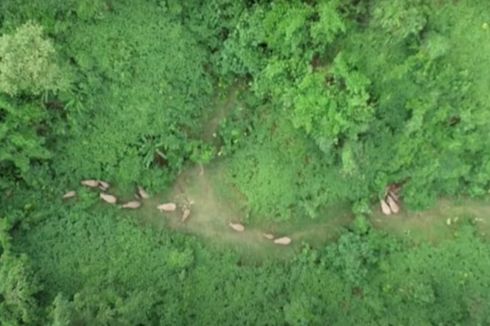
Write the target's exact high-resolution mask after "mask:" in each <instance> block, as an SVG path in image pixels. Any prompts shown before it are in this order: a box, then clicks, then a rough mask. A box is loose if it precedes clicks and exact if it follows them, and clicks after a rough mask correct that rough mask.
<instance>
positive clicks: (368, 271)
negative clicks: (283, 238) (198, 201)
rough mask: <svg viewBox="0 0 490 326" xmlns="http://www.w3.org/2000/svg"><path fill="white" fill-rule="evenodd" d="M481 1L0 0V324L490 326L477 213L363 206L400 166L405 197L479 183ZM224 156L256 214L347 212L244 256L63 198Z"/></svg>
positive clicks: (488, 173) (86, 196)
mask: <svg viewBox="0 0 490 326" xmlns="http://www.w3.org/2000/svg"><path fill="white" fill-rule="evenodd" d="M489 13H490V5H489V3H488V2H487V1H485V0H471V1H470V0H466V1H443V0H441V1H430V0H413V1H405V0H369V1H354V0H328V1H327V0H324V1H306V0H304V1H300V0H295V1H260V0H259V1H245V0H243V1H232V0H210V1H177V0H175V1H174V0H167V1H154V0H141V1H129V0H120V1H110V0H76V1H75V0H68V1H66V0H65V1H60V0H46V1H28V0H3V1H1V2H0V35H1V36H0V193H1V198H0V324H2V325H45V324H53V325H160V324H163V325H167V324H168V325H187V324H196V325H206V324H210V325H229V324H236V323H238V324H255V325H262V324H267V325H284V324H290V325H325V324H327V325H328V324H340V325H351V324H356V323H357V324H365V325H378V324H381V325H431V324H436V325H446V324H449V325H451V324H454V325H458V324H459V325H460V324H472V325H485V324H489V323H490V306H489V305H490V244H489V243H488V242H487V240H486V239H485V238H483V237H481V236H480V235H478V232H477V228H476V226H475V225H473V224H472V223H469V222H468V221H463V222H461V223H460V224H458V226H455V229H454V231H455V235H454V237H453V238H451V239H444V240H441V241H439V242H438V243H437V245H433V244H429V243H415V242H413V241H411V240H410V239H407V238H400V237H398V236H396V235H393V234H387V233H384V232H382V231H379V230H376V229H375V228H373V227H372V226H371V225H370V224H369V221H368V219H367V217H368V216H369V214H371V213H372V207H373V206H372V204H373V203H376V202H377V201H378V199H379V198H381V197H382V196H383V195H384V192H385V190H386V187H387V186H388V185H391V184H397V185H399V186H400V187H401V196H402V200H403V204H404V206H405V209H408V210H421V209H425V208H428V207H430V206H431V205H433V204H434V203H435V202H436V200H437V198H439V197H442V196H472V197H477V198H485V195H486V194H487V192H488V189H489V182H490V163H489V162H490V148H489V147H488V146H487V144H486V140H487V139H489V136H490V125H489V124H490V116H489V112H490V95H489V94H490V93H489V92H488V89H490V77H489V76H488V74H486V73H485V72H486V71H488V68H489V67H490V57H489V56H488V53H490V42H489V41H490V27H489V24H490V22H489V21H488V14H489ZM230 93H236V97H237V99H236V103H235V105H234V106H233V107H232V108H231V109H230V110H229V112H224V113H223V112H221V113H219V112H217V108H215V105H216V102H217V99H222V98H224V97H226V96H228V95H229V94H230ZM218 113H219V114H222V115H223V116H222V117H221V119H220V120H219V125H218V129H217V131H216V133H214V135H211V136H210V135H209V129H210V125H209V121H210V120H212V119H213V117H214V116H215V115H216V114H218ZM218 163H219V164H220V169H222V181H223V182H224V183H225V184H224V185H223V187H224V188H226V189H233V191H237V192H238V193H239V194H240V195H241V197H242V198H243V199H244V202H245V203H246V209H247V212H248V214H246V216H247V218H248V222H249V223H252V224H253V223H256V222H257V223H258V222H263V221H271V222H280V223H288V222H290V221H291V220H304V219H322V218H324V217H323V213H324V212H325V209H328V207H330V205H335V204H338V203H347V204H348V205H349V206H350V207H352V212H353V214H354V215H355V216H356V220H355V222H354V223H353V224H352V225H351V226H350V227H349V228H346V229H345V231H344V233H343V234H342V235H341V236H340V237H339V239H337V241H335V242H331V243H329V244H326V245H323V246H321V247H312V246H310V245H308V244H306V243H305V244H303V245H301V246H300V249H299V250H298V252H296V253H295V255H294V258H293V259H278V260H272V261H267V260H251V261H249V260H246V259H244V258H243V257H241V256H240V254H239V253H236V252H234V251H233V250H223V249H220V248H216V247H214V246H210V245H207V244H206V243H205V241H203V240H202V239H200V238H197V237H193V236H192V235H188V234H182V233H179V232H175V231H172V230H171V229H170V228H164V229H155V228H153V227H152V226H150V225H146V224H144V223H140V221H139V220H138V219H137V214H136V215H135V214H129V213H126V212H124V211H122V210H119V209H115V208H114V207H107V206H102V205H100V204H99V198H98V197H97V195H96V193H94V192H91V191H89V190H83V189H80V190H79V191H78V197H77V199H76V200H74V201H72V202H66V201H63V200H62V198H61V195H62V194H63V193H64V192H65V191H66V190H67V189H71V188H73V187H78V184H79V182H80V180H81V179H84V178H96V179H105V180H111V181H112V182H113V183H114V184H115V185H116V187H117V190H118V191H119V192H120V193H121V194H128V193H130V192H131V191H132V190H133V189H134V187H135V186H136V185H141V186H144V187H145V188H146V189H148V190H149V191H151V192H152V193H164V192H165V191H168V190H169V189H170V187H171V186H172V183H173V182H174V181H175V179H176V177H177V176H178V175H179V174H180V173H181V172H182V171H183V170H184V169H186V168H187V167H189V166H193V165H195V164H199V165H202V164H204V165H206V164H218ZM77 189H78V188H77ZM448 214H449V215H450V214H451V212H448ZM470 217H471V216H470Z"/></svg>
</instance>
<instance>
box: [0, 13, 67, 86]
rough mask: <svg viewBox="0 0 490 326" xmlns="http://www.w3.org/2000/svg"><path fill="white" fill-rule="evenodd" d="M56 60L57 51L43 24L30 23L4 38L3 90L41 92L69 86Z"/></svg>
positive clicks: (0, 58)
mask: <svg viewBox="0 0 490 326" xmlns="http://www.w3.org/2000/svg"><path fill="white" fill-rule="evenodd" d="M65 77H66V76H65V75H63V74H62V72H61V69H60V68H59V66H58V65H57V63H56V50H55V48H54V46H53V44H52V42H51V41H50V40H48V39H45V38H44V35H43V28H42V27H41V26H40V25H37V24H34V23H32V22H28V23H26V24H24V25H22V26H20V27H19V28H17V29H16V30H15V32H14V33H13V34H11V35H8V34H5V35H2V36H1V37H0V91H2V92H5V93H7V94H9V95H18V94H33V95H39V94H41V93H43V92H46V91H58V90H60V89H64V88H66V86H67V81H66V80H64V78H65Z"/></svg>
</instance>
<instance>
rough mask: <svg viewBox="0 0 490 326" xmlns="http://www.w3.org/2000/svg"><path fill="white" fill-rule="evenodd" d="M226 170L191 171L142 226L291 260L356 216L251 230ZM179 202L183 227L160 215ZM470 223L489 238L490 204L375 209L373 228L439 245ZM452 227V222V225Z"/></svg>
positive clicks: (149, 205)
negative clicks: (239, 228)
mask: <svg viewBox="0 0 490 326" xmlns="http://www.w3.org/2000/svg"><path fill="white" fill-rule="evenodd" d="M239 90H240V86H239V85H237V86H235V87H233V88H232V89H231V90H230V91H229V93H228V96H226V97H225V98H222V99H219V100H218V101H217V103H216V105H215V107H216V110H215V112H212V113H210V115H209V116H208V117H207V118H206V119H205V123H204V125H205V127H204V128H203V131H202V137H203V139H204V140H206V141H207V142H209V143H214V142H215V140H214V138H215V137H214V135H215V132H216V131H217V130H218V128H219V124H220V122H221V121H222V119H223V118H225V117H226V116H227V115H228V114H229V112H231V110H233V109H234V108H235V107H236V106H237V105H239V103H238V101H237V94H238V93H239ZM223 171H224V169H223V168H222V166H221V165H220V163H219V162H214V163H212V164H211V165H210V166H208V167H202V166H196V167H193V168H189V169H187V170H186V171H185V172H184V173H182V174H181V175H180V176H179V177H178V179H177V180H176V182H175V184H174V186H173V187H172V189H171V190H170V191H169V192H168V193H164V194H160V195H156V196H154V197H152V198H151V199H149V200H147V201H145V203H144V205H143V207H142V208H141V209H140V210H139V212H138V213H137V214H138V215H139V216H140V217H141V220H142V222H144V223H149V224H152V225H156V226H158V227H170V228H172V229H175V230H178V231H180V232H186V233H190V234H194V235H197V236H199V237H202V238H203V239H205V240H206V241H207V242H210V243H213V244H216V245H218V246H222V247H226V248H229V247H231V248H234V249H236V250H239V251H241V252H243V253H246V254H250V255H251V256H253V257H255V258H256V257H259V258H260V257H262V256H264V255H265V256H271V255H272V256H277V257H288V256H289V254H292V253H293V252H294V250H295V248H298V247H300V246H301V244H302V243H303V242H308V243H310V244H313V245H323V244H325V243H327V242H329V241H331V240H333V239H335V238H336V237H338V235H339V234H340V233H341V232H342V231H343V229H344V227H345V226H346V225H348V224H349V223H350V222H351V221H352V219H353V216H352V214H351V211H350V209H349V207H348V206H342V205H340V206H339V207H331V208H329V209H326V210H325V212H323V213H322V216H323V218H321V219H316V220H312V219H304V220H300V221H291V222H287V223H286V222H284V223H281V224H278V223H272V222H264V223H263V224H261V225H254V226H250V225H248V223H247V218H246V216H247V212H246V204H245V200H243V198H240V196H239V195H238V194H232V193H230V192H231V191H230V189H228V188H226V189H225V190H223V189H220V188H221V187H222V184H223V180H225V179H226V178H224V177H223V176H222V175H221V174H222V173H224V172H223ZM165 202H175V203H177V204H178V205H179V207H182V206H184V205H187V206H188V204H189V203H190V202H192V203H193V204H192V205H191V206H190V208H191V215H190V217H189V218H188V219H187V220H186V221H185V222H182V220H181V217H182V210H181V209H180V208H179V209H178V210H177V211H176V212H171V213H162V212H159V211H158V210H157V209H156V206H158V205H159V204H161V203H165ZM469 219H470V220H471V219H472V221H474V222H475V224H477V225H478V227H479V230H480V232H481V233H482V234H484V235H488V234H490V204H489V203H488V202H483V201H472V200H459V201H457V200H456V201H455V200H441V201H439V202H438V204H437V205H436V206H435V207H434V208H433V209H430V210H427V211H424V212H416V213H413V212H412V213H408V212H406V211H402V212H401V213H400V214H398V215H395V216H384V215H383V214H381V212H379V209H378V208H377V207H376V208H374V214H373V215H372V216H371V217H370V220H371V223H372V224H373V226H374V227H376V228H378V229H382V230H385V231H387V232H390V233H395V234H400V235H403V236H407V235H408V236H410V237H412V238H414V239H415V240H420V241H438V240H441V239H446V238H449V237H452V236H453V235H454V233H455V230H456V227H457V225H458V223H461V222H462V221H465V220H466V221H468V220H469ZM448 221H449V222H448ZM230 222H233V223H242V224H244V225H245V231H244V232H236V231H234V230H232V229H231V228H230V227H229V225H228V224H229V223H230ZM264 233H272V234H274V235H275V236H276V237H281V236H289V237H290V238H291V239H292V240H293V243H292V244H291V245H290V246H287V247H282V246H278V245H275V244H273V243H272V241H271V240H269V239H266V238H265V237H264Z"/></svg>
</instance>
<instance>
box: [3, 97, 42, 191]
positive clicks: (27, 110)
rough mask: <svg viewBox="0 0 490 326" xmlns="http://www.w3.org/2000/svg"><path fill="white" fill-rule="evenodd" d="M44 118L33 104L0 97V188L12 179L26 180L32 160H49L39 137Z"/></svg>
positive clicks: (39, 109)
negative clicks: (0, 170)
mask: <svg viewBox="0 0 490 326" xmlns="http://www.w3.org/2000/svg"><path fill="white" fill-rule="evenodd" d="M47 117H48V114H47V112H46V111H45V109H44V108H42V107H40V106H39V105H37V104H34V103H29V102H27V103H26V102H23V101H20V100H13V99H10V98H7V97H5V96H2V95H0V168H1V169H2V173H0V188H3V187H6V185H7V181H8V180H11V179H12V178H11V177H12V176H17V175H20V176H21V177H26V175H27V173H28V172H29V169H30V166H31V162H32V161H33V160H41V159H48V158H50V157H51V154H50V153H49V151H48V150H47V149H46V147H45V137H43V136H41V135H39V133H40V131H39V130H40V129H41V128H42V127H41V124H42V123H43V122H45V121H46V119H47Z"/></svg>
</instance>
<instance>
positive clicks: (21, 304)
mask: <svg viewBox="0 0 490 326" xmlns="http://www.w3.org/2000/svg"><path fill="white" fill-rule="evenodd" d="M41 289H42V286H41V284H40V283H39V280H38V279H37V275H36V274H35V272H34V270H33V269H32V267H31V265H30V262H29V259H28V257H27V256H26V255H20V256H16V255H13V254H9V253H6V254H3V255H1V256H0V323H2V325H22V324H36V323H37V322H38V321H39V319H40V313H41V310H40V309H39V307H38V304H39V303H38V301H37V300H36V298H35V296H36V295H37V294H38V293H39V292H40V291H41Z"/></svg>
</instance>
